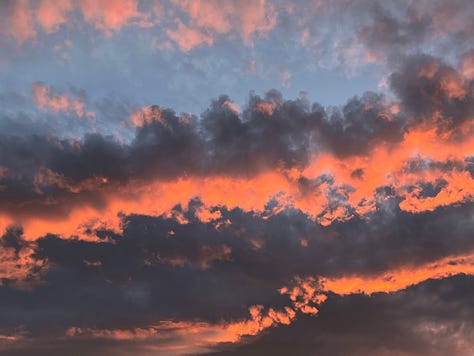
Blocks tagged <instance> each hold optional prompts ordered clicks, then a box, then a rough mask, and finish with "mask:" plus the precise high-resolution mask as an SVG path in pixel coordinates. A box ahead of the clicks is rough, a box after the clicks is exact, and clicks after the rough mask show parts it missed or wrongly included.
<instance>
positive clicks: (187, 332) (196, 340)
mask: <svg viewBox="0 0 474 356" xmlns="http://www.w3.org/2000/svg"><path fill="white" fill-rule="evenodd" d="M263 310H264V308H263V307H262V306H261V305H254V306H252V307H250V308H249V314H250V317H249V318H248V319H246V320H242V321H235V322H220V323H218V324H211V323H208V322H203V321H161V322H159V323H158V324H156V325H153V326H149V327H144V328H133V329H92V328H80V327H71V328H69V329H68V330H67V331H66V336H68V337H92V338H102V339H113V340H141V342H142V344H143V345H145V346H144V347H146V349H147V350H150V351H151V350H153V351H155V352H159V353H160V355H162V354H165V355H189V354H198V353H203V352H206V351H209V350H210V349H211V347H212V346H214V345H216V344H218V343H226V342H232V343H235V342H238V341H239V340H240V338H241V337H242V336H246V335H257V334H258V333H260V332H261V331H262V330H264V329H267V328H270V327H273V326H277V325H281V324H283V325H288V324H290V323H291V321H292V320H293V319H294V318H295V315H296V313H295V312H294V311H293V310H292V309H291V308H289V307H286V308H284V309H282V310H275V309H273V308H269V309H268V311H267V312H264V311H263Z"/></svg>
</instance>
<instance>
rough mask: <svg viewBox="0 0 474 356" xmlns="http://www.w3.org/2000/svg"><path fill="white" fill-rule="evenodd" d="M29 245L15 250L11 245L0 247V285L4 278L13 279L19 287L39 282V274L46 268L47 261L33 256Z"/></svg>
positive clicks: (27, 286)
mask: <svg viewBox="0 0 474 356" xmlns="http://www.w3.org/2000/svg"><path fill="white" fill-rule="evenodd" d="M34 253H35V251H34V250H33V248H31V247H30V246H25V247H22V248H21V249H20V250H19V251H15V249H14V248H11V247H4V246H3V247H2V248H1V249H0V286H1V285H2V284H3V280H4V279H8V280H11V281H13V283H14V284H15V285H16V286H17V287H19V288H30V287H32V286H34V285H35V284H37V283H39V281H40V277H41V274H42V273H43V272H45V271H46V269H47V261H45V260H39V259H36V258H34V257H33V255H34Z"/></svg>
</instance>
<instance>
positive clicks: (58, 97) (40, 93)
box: [32, 82, 94, 117]
mask: <svg viewBox="0 0 474 356" xmlns="http://www.w3.org/2000/svg"><path fill="white" fill-rule="evenodd" d="M32 90H33V98H34V100H35V103H36V105H37V106H38V107H39V108H40V109H44V110H51V111H55V112H59V111H66V112H71V113H75V114H76V115H77V116H79V117H83V116H84V115H87V116H94V113H93V112H90V111H88V112H85V111H84V100H83V99H82V98H71V97H70V95H68V94H66V93H60V94H58V93H54V92H53V91H52V89H51V87H50V86H47V85H44V84H43V83H41V82H36V83H33V85H32Z"/></svg>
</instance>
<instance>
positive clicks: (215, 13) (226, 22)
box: [174, 0, 277, 46]
mask: <svg viewBox="0 0 474 356" xmlns="http://www.w3.org/2000/svg"><path fill="white" fill-rule="evenodd" d="M174 3H175V4H177V5H178V6H179V8H180V9H181V10H182V11H183V12H184V13H185V14H186V16H187V17H188V19H189V26H190V29H193V30H195V31H198V32H202V31H207V33H208V34H209V33H212V34H214V35H216V34H229V33H232V32H236V33H238V34H240V35H241V36H242V38H243V39H244V41H245V43H246V44H247V45H249V46H251V45H253V38H254V37H255V36H257V35H265V34H266V33H268V32H269V31H270V30H272V29H273V28H274V27H275V26H276V15H277V13H276V11H275V9H274V7H273V6H272V5H271V4H269V3H268V2H267V1H266V0H260V1H249V0H242V1H238V2H230V1H225V2H223V1H218V0H206V1H204V0H202V1H191V0H174ZM201 43H202V42H199V43H198V44H201Z"/></svg>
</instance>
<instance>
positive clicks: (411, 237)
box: [0, 201, 474, 336]
mask: <svg viewBox="0 0 474 356" xmlns="http://www.w3.org/2000/svg"><path fill="white" fill-rule="evenodd" d="M384 204H385V205H384V206H380V209H379V211H378V212H377V213H376V214H374V215H373V216H372V217H371V218H370V219H369V220H359V219H353V220H351V221H348V222H345V223H337V224H332V225H331V226H329V227H321V226H320V225H318V224H316V223H315V222H314V221H312V220H310V219H308V217H307V216H305V215H304V214H302V213H299V212H296V211H286V212H282V213H280V214H278V215H275V216H272V217H269V218H268V219H262V218H260V217H257V216H255V215H253V214H251V213H244V212H242V211H241V210H240V209H234V210H231V211H227V210H225V209H221V214H222V219H223V220H229V221H231V223H230V224H228V225H225V226H220V227H217V228H216V225H215V222H214V223H202V222H200V221H199V220H198V219H197V218H196V217H195V216H194V213H195V209H196V208H198V207H199V206H200V203H199V202H198V201H195V202H193V203H192V206H190V207H189V209H188V211H187V212H186V213H185V217H186V218H187V219H189V221H190V223H189V224H185V225H183V224H179V223H178V222H177V221H176V220H175V219H166V218H163V217H158V218H152V217H145V216H130V217H128V218H127V219H126V228H125V230H124V232H123V235H117V234H113V233H111V232H107V231H99V232H98V235H99V236H101V237H102V238H103V239H104V242H103V243H98V242H87V241H80V240H63V239H61V238H59V237H56V236H52V235H50V236H46V237H44V238H40V239H39V240H37V241H36V245H35V246H34V255H33V256H34V259H36V260H38V261H47V270H46V271H43V272H42V274H41V278H40V281H41V283H40V284H38V285H36V286H35V288H34V289H33V290H24V289H19V288H18V287H17V286H16V285H15V284H14V282H15V279H14V278H15V277H12V278H11V279H8V278H7V279H5V284H4V286H3V287H2V288H0V297H1V300H2V305H1V306H0V311H1V314H2V316H3V317H2V320H1V321H0V329H6V330H13V329H15V328H17V327H19V326H24V327H25V328H26V329H27V330H28V332H29V333H30V335H31V336H38V335H52V334H57V333H63V332H64V330H66V329H67V328H69V327H72V326H77V327H95V328H117V327H125V328H128V327H140V326H146V325H151V324H153V323H154V322H156V321H157V320H166V319H170V318H177V319H178V320H180V319H182V320H190V319H195V318H198V319H200V320H207V321H211V322H217V321H218V320H220V319H222V318H224V319H227V318H237V319H238V318H239V317H241V315H242V313H244V312H245V309H246V308H247V307H248V306H249V305H254V304H263V305H266V306H275V305H277V306H278V305H285V304H286V305H287V304H288V300H286V298H285V297H284V296H280V295H279V294H278V293H277V289H278V288H280V287H281V286H282V285H284V284H286V283H288V282H289V281H290V280H291V279H292V278H293V277H294V276H295V275H300V276H317V275H325V276H339V275H341V274H342V275H344V274H350V273H356V274H359V275H371V274H372V273H374V271H384V270H389V269H392V268H396V267H397V266H404V265H405V264H408V263H409V264H412V265H418V264H423V263H426V262H429V261H433V260H436V259H439V258H442V257H444V256H446V255H456V254H462V253H465V252H466V251H471V250H472V249H473V248H474V241H473V239H472V234H471V232H472V230H473V228H474V226H473V222H472V219H471V218H470V217H471V216H472V214H473V206H472V204H471V205H463V206H460V207H450V208H443V209H438V210H436V211H435V212H428V213H423V214H417V215H413V214H409V213H405V212H402V211H400V210H399V209H398V207H397V206H396V204H389V203H387V202H386V203H384ZM177 209H180V208H179V207H177ZM448 237H449V238H448ZM303 240H304V241H306V243H302V241H303ZM2 241H4V242H3V243H4V244H6V245H5V246H7V245H8V246H9V247H11V248H14V249H16V250H18V249H22V248H24V247H23V246H25V244H26V242H25V241H23V240H22V238H21V230H12V231H10V232H9V233H8V234H7V235H5V236H4V238H3V239H2ZM36 272H38V271H35V270H32V271H31V274H32V275H34V274H35V273H36ZM98 315H100V317H99V318H98ZM45 319H47V320H49V327H48V328H45V326H44V320H45Z"/></svg>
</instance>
